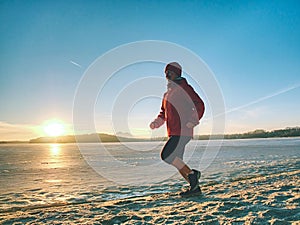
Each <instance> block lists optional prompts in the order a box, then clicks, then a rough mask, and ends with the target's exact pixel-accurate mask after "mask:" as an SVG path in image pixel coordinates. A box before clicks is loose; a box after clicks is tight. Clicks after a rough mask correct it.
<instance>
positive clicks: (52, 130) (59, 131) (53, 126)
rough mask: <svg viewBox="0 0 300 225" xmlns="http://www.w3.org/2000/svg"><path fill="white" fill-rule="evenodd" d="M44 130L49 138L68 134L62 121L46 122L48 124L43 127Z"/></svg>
mask: <svg viewBox="0 0 300 225" xmlns="http://www.w3.org/2000/svg"><path fill="white" fill-rule="evenodd" d="M43 130H44V132H45V134H46V135H47V136H50V137H57V136H60V135H63V134H64V133H65V132H66V127H65V125H64V123H63V122H62V121H59V120H51V121H48V122H46V124H45V125H44V126H43Z"/></svg>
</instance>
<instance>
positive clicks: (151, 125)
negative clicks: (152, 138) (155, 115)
mask: <svg viewBox="0 0 300 225" xmlns="http://www.w3.org/2000/svg"><path fill="white" fill-rule="evenodd" d="M149 126H150V128H151V129H152V130H153V129H155V128H156V126H155V123H154V122H152V123H150V125H149Z"/></svg>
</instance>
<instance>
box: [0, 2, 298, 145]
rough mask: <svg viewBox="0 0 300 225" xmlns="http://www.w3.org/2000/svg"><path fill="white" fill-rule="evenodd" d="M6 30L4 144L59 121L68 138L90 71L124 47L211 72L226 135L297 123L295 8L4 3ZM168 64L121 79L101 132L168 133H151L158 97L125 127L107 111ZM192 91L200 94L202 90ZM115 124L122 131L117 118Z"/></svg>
mask: <svg viewBox="0 0 300 225" xmlns="http://www.w3.org/2000/svg"><path fill="white" fill-rule="evenodd" d="M0 29H1V36H0V48H1V50H0V60H1V61H0V62H1V63H0V65H1V66H0V140H28V139H30V138H35V137H38V136H43V135H44V134H43V132H42V130H43V127H44V126H45V124H47V123H49V120H53V119H56V120H59V121H61V122H62V123H64V124H65V126H66V129H67V133H71V132H72V123H73V117H72V116H73V113H72V111H73V102H74V96H75V95H76V90H77V88H78V85H79V84H80V81H81V79H82V77H83V76H84V74H85V72H86V71H87V69H88V68H89V66H91V65H92V63H93V62H94V61H95V60H96V59H97V58H99V57H100V56H102V55H103V54H105V53H107V52H108V51H110V50H112V49H114V48H116V47H118V46H121V45H125V44H128V43H132V42H137V41H144V40H158V41H166V42H170V43H175V44H177V45H179V46H182V47H184V48H187V49H189V50H191V51H192V52H194V53H195V54H196V55H198V56H199V57H200V58H201V59H202V60H203V61H204V62H205V63H206V64H207V66H208V67H209V68H210V70H211V71H212V72H213V74H214V76H215V79H216V80H217V82H218V84H219V86H220V89H221V91H222V94H223V98H224V102H225V110H224V114H225V116H226V121H225V127H226V129H225V131H224V132H225V133H240V132H246V131H252V130H255V129H264V130H273V129H280V128H286V127H295V126H299V125H300V117H299V115H300V104H299V96H300V63H299V62H300V41H299V40H300V2H299V1H297V0H295V1H291V0H286V1H283V0H281V1H276V0H274V1H238V0H236V1H233V0H228V1H227V0H226V1H225V0H224V1H172V2H171V1H92V0H89V1H79V0H72V1H71V0H62V1H58V0H54V1H53V0H49V1H47V0H42V1H37V0H35V1H32V0H27V1H21V0H19V1H15V0H1V1H0ZM128 54H130V53H128ZM164 66H165V65H164V64H162V63H153V64H151V63H145V64H144V65H142V66H140V65H136V68H134V69H132V71H130V68H127V69H126V68H125V69H124V70H123V71H119V73H118V74H115V75H114V76H113V77H112V78H111V80H110V84H107V87H106V89H105V91H106V93H105V96H106V97H105V102H101V99H98V100H99V101H97V104H96V105H95V126H96V129H97V131H98V132H103V133H116V132H130V133H132V134H133V135H137V136H138V135H140V136H143V135H144V136H147V135H148V136H149V135H158V136H159V135H161V134H164V133H165V127H163V128H161V129H160V130H159V131H157V132H158V133H155V134H153V133H151V132H152V131H150V129H149V128H148V125H149V123H150V122H151V121H152V120H153V119H154V118H155V117H156V115H157V114H158V112H159V109H160V102H161V99H159V98H158V97H155V98H152V99H151V98H145V99H143V100H141V101H140V102H137V103H136V104H134V106H132V108H131V109H130V112H128V117H127V121H126V124H127V125H128V127H117V126H115V125H114V124H113V125H112V121H111V120H112V111H110V110H108V109H111V108H113V104H114V103H115V102H116V99H117V94H118V93H119V91H120V90H121V89H122V85H123V86H124V85H125V86H126V85H129V84H130V83H131V82H134V81H136V80H137V79H139V73H140V74H141V72H143V71H145V70H147V73H146V72H145V73H143V74H142V75H141V77H143V76H146V75H147V76H151V75H153V76H156V77H157V78H159V76H161V77H162V78H163V79H164V74H163V70H164ZM183 69H184V68H183ZM133 71H135V72H133ZM131 74H132V75H131ZM163 79H161V80H162V82H165V81H164V80H163ZM187 79H188V78H187ZM188 82H190V83H193V82H192V80H189V79H188ZM149 85H152V86H157V85H158V84H155V82H153V84H152V83H151V84H150V83H149ZM164 85H165V84H164ZM164 85H162V90H161V94H163V93H164V91H165V89H164ZM135 89H136V92H137V93H138V92H140V91H142V89H143V87H142V86H141V87H135ZM195 90H196V91H197V92H198V93H200V94H201V87H199V88H198V87H195ZM204 100H206V99H205V98H204ZM205 103H206V104H207V106H208V107H207V108H208V109H209V102H207V101H206V102H205ZM113 120H114V121H115V123H116V124H118V118H117V117H115V118H114V119H113ZM211 120H212V118H211V117H210V114H209V110H208V113H206V114H205V116H204V118H203V122H202V123H200V125H199V126H198V127H197V134H198V133H199V134H208V133H210V131H211ZM155 132H156V131H155Z"/></svg>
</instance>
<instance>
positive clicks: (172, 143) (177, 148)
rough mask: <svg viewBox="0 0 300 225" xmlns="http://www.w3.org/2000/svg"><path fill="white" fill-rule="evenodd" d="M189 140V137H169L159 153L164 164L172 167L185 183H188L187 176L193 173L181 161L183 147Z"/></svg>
mask: <svg viewBox="0 0 300 225" xmlns="http://www.w3.org/2000/svg"><path fill="white" fill-rule="evenodd" d="M190 140H191V137H184V136H171V137H170V138H169V140H168V141H167V143H166V144H165V146H164V148H163V150H162V152H161V158H162V159H163V160H164V161H165V162H166V163H168V164H171V165H173V166H174V167H175V168H176V169H177V170H178V171H179V173H180V174H181V175H182V176H183V178H184V179H185V180H186V181H187V182H189V178H188V175H189V174H191V173H192V172H193V171H192V170H191V169H190V168H189V167H188V166H187V165H186V164H185V163H184V162H183V160H182V159H183V153H184V149H185V146H186V144H187V143H188V142H189V141H190Z"/></svg>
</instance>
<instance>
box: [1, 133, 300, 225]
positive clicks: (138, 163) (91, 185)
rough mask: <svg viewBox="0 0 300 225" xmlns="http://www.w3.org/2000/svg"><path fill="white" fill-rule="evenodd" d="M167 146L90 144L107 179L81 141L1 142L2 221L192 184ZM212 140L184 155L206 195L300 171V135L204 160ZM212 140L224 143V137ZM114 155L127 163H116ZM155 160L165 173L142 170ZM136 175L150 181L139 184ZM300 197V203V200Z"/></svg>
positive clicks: (243, 144)
mask: <svg viewBox="0 0 300 225" xmlns="http://www.w3.org/2000/svg"><path fill="white" fill-rule="evenodd" d="M163 144H164V143H162V142H150V143H146V142H145V143H126V145H122V144H119V143H106V144H105V148H106V149H107V150H108V151H109V152H110V154H111V155H112V156H113V157H107V155H104V154H103V152H99V151H98V149H99V145H97V144H84V145H83V146H84V148H85V149H89V151H88V154H87V155H88V156H87V157H90V158H91V159H92V161H93V162H94V163H97V165H98V169H100V170H102V171H111V173H110V174H109V175H110V176H115V177H114V178H112V177H107V176H106V175H107V173H102V174H101V175H99V174H98V173H97V172H96V171H94V170H93V169H92V168H91V167H90V166H89V164H88V163H87V162H86V160H85V158H84V157H83V156H82V155H81V152H80V151H79V149H78V146H77V145H76V144H3V145H0V184H1V185H0V194H1V195H0V218H1V217H2V216H1V214H2V215H4V216H3V218H6V220H4V219H3V221H4V222H5V223H7V224H10V223H12V222H13V221H15V222H16V221H17V222H18V221H19V222H24V221H27V222H28V221H35V222H33V223H38V221H39V222H47V221H48V219H49V218H48V217H47V216H46V217H45V218H42V219H41V218H40V217H41V216H40V215H39V216H38V217H34V216H33V218H32V219H30V218H31V217H32V216H24V217H22V218H21V219H17V218H16V216H14V213H16V212H20V211H24V210H25V211H32V210H33V211H34V210H37V209H40V210H41V209H42V210H44V209H47V210H48V209H49V208H53V207H54V208H55V207H60V206H66V205H70V206H72V207H76V205H80V204H87V205H91V204H94V203H96V202H101V203H102V202H106V201H112V200H117V199H124V198H128V197H132V196H144V195H149V194H153V193H156V194H157V193H166V192H176V191H178V190H180V188H181V187H182V186H183V185H184V184H185V181H184V180H183V179H182V178H180V176H179V175H178V174H177V173H176V170H175V169H174V168H172V167H170V166H168V165H166V164H164V163H162V162H161V160H160V155H159V153H160V150H161V148H162V146H163ZM207 144H208V142H207V141H192V142H190V143H189V144H188V147H187V150H186V155H185V160H188V161H189V162H188V164H189V165H190V166H191V167H192V168H197V169H200V170H201V171H202V178H201V185H202V186H203V188H204V189H206V190H207V194H209V193H217V192H218V190H212V189H211V188H214V186H216V187H217V186H218V185H223V186H225V185H230V184H231V183H232V182H242V181H247V180H250V181H251V182H252V180H253V179H254V178H255V179H260V180H261V179H268V177H271V180H272V179H273V180H274V179H276V177H278V176H281V174H285V173H291V174H296V175H297V176H299V173H297V171H299V170H300V157H299V156H300V138H284V139H255V140H225V141H224V142H223V144H222V147H221V149H220V151H219V152H218V154H217V156H216V157H215V158H214V160H213V161H212V163H209V165H207V164H205V162H207V160H206V159H203V157H204V156H206V155H205V154H206V153H207V151H205V150H206V146H207ZM210 144H211V145H215V146H218V144H220V141H213V142H210ZM208 156H209V154H208ZM112 159H117V160H119V161H120V162H122V163H123V164H115V163H114V161H112ZM124 165H125V166H127V167H128V168H130V170H127V169H126V168H124V167H123V166H124ZM153 165H154V167H155V168H158V169H159V171H160V172H159V173H157V172H156V171H152V170H151V169H149V170H147V171H146V170H142V169H145V168H151V166H153ZM149 166H150V167H149ZM141 168H142V169H141ZM128 171H131V172H130V173H129V172H128ZM132 171H134V173H133V172H132ZM145 174H146V175H145ZM132 178H138V179H133V180H132V183H131V184H130V185H125V184H124V182H123V181H126V180H130V179H132ZM164 178H166V179H164ZM162 179H163V180H162ZM251 179H252V180H251ZM114 180H115V181H117V182H119V184H116V183H115V182H113V181H114ZM136 180H139V181H141V180H142V181H143V180H144V181H147V182H145V183H143V182H141V183H136V184H135V181H136ZM149 181H153V182H152V183H151V182H150V183H149ZM155 181H158V182H155ZM271 182H272V181H271ZM295 182H296V183H297V182H298V181H295ZM292 186H293V187H292V189H293V188H294V189H295V188H296V187H297V186H298V187H299V182H298V184H296V185H295V186H294V185H292ZM294 189H293V190H294ZM298 191H299V189H298ZM222 193H223V194H224V193H225V191H223V192H222ZM293 201H294V200H293ZM295 201H296V203H297V202H298V203H297V204H299V198H298V200H295ZM57 213H58V212H57ZM89 213H90V214H89V216H92V215H93V212H92V211H90V212H89ZM55 215H56V214H55ZM298 216H299V215H298ZM297 218H298V217H297ZM39 219H41V220H39ZM73 219H74V218H73ZM73 219H72V221H73ZM54 221H56V220H54ZM57 221H59V220H57ZM70 221H71V220H70ZM70 221H69V222H70ZM0 222H1V219H0ZM52 222H53V221H52Z"/></svg>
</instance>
